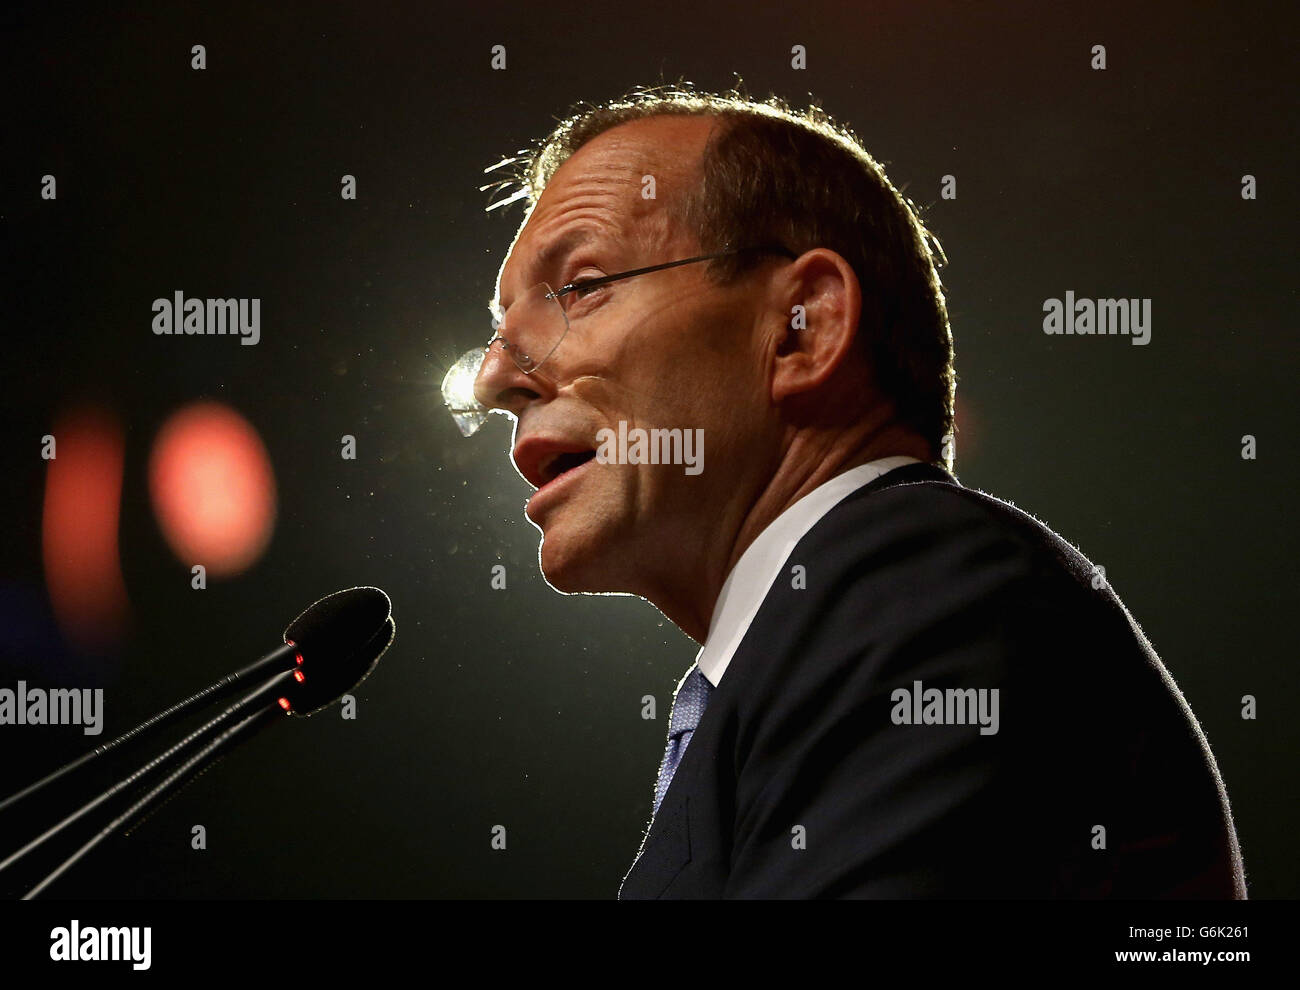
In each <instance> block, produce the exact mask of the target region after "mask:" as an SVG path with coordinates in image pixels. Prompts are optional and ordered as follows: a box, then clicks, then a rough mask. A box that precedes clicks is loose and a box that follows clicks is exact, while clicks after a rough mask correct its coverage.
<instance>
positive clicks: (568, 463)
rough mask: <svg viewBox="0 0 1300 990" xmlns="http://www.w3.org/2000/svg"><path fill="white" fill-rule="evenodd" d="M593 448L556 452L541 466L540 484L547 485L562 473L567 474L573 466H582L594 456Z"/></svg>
mask: <svg viewBox="0 0 1300 990" xmlns="http://www.w3.org/2000/svg"><path fill="white" fill-rule="evenodd" d="M595 456H596V452H595V451H594V450H579V451H574V452H572V453H566V454H556V455H555V456H554V457H552V458H551V459H550V460H548V461H547V462H546V463H545V464H543V465H542V467H541V473H542V486H543V487H545V486H546V485H549V484H550V483H551V482H552V481H554V480H555V479H556V478H558V477H560V475H562V474H567V473H568V472H569V471H572V470H573V469H574V468H577V467H582V465H584V464H586V463H587V462H588V461H590V460H592V459H593V458H595Z"/></svg>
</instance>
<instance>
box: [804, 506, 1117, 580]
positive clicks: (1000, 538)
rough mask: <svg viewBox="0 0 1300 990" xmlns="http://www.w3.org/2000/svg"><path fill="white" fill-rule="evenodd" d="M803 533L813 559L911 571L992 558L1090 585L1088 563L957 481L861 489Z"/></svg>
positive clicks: (1038, 524)
mask: <svg viewBox="0 0 1300 990" xmlns="http://www.w3.org/2000/svg"><path fill="white" fill-rule="evenodd" d="M808 535H809V537H811V539H810V540H809V541H808V544H809V545H808V550H809V552H811V553H818V554H820V553H824V552H826V551H827V550H828V549H829V548H830V547H840V548H842V550H843V549H850V550H852V551H853V552H856V553H860V554H864V555H868V556H870V555H872V554H873V553H875V554H879V553H884V555H885V556H887V557H891V558H893V557H895V556H897V557H900V558H901V557H906V558H907V559H909V560H910V561H911V563H912V564H913V565H914V566H919V567H927V568H928V567H933V566H936V565H942V564H944V563H945V558H946V563H947V564H948V566H957V565H958V564H959V563H960V562H962V561H965V562H967V563H978V562H988V561H991V560H993V559H995V558H996V559H1000V560H1001V561H1002V562H1003V563H1004V565H1017V566H1018V567H1019V568H1020V569H1021V570H1022V571H1023V572H1025V573H1027V574H1033V575H1035V576H1037V577H1045V576H1049V575H1050V576H1055V577H1059V578H1064V577H1066V576H1067V575H1068V577H1069V578H1071V579H1072V582H1071V583H1075V584H1083V585H1087V586H1091V585H1093V584H1094V583H1095V581H1094V578H1095V575H1096V570H1095V568H1094V567H1093V564H1092V562H1091V561H1089V560H1088V558H1087V557H1085V556H1084V555H1083V553H1082V552H1081V551H1080V550H1079V549H1078V547H1076V546H1074V545H1073V544H1071V543H1069V542H1068V541H1066V540H1065V539H1063V538H1062V537H1061V536H1060V535H1059V534H1058V533H1056V532H1055V531H1053V530H1052V529H1051V528H1050V527H1049V526H1048V525H1047V524H1046V523H1044V522H1043V521H1042V520H1040V519H1038V518H1036V517H1035V516H1033V515H1030V514H1029V513H1027V512H1025V511H1024V510H1022V509H1020V508H1018V507H1016V505H1014V504H1013V503H1011V502H1008V501H1005V500H1003V499H1000V498H997V497H995V496H993V495H990V494H988V493H986V492H982V491H978V490H976V489H972V488H966V487H963V486H961V485H958V484H954V483H948V482H941V481H916V482H910V483H905V484H897V485H892V486H889V487H886V488H882V489H879V490H875V491H872V490H870V489H859V490H858V491H857V492H854V493H853V494H852V495H850V496H848V497H847V498H845V499H844V500H843V501H841V502H840V503H839V504H837V505H836V506H835V507H834V508H832V509H831V511H830V512H828V513H827V514H826V515H825V516H824V517H823V518H822V519H821V520H819V522H818V523H817V525H816V526H814V527H813V529H812V530H811V531H810V532H809V534H808ZM887 548H893V549H894V551H895V553H888V551H887ZM945 548H946V549H947V550H948V551H949V553H948V554H946V555H945V554H944V552H943V551H944V549H945ZM897 563H899V564H901V563H902V561H901V560H899V561H897Z"/></svg>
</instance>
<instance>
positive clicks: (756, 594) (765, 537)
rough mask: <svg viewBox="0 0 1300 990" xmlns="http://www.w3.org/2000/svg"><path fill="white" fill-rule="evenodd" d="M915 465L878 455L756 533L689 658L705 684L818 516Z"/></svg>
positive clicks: (722, 667)
mask: <svg viewBox="0 0 1300 990" xmlns="http://www.w3.org/2000/svg"><path fill="white" fill-rule="evenodd" d="M920 463H923V462H922V461H920V460H918V459H917V458H915V457H904V456H901V455H900V456H897V457H882V458H880V459H879V460H875V461H869V462H868V463H866V464H862V465H859V466H858V467H855V468H851V469H850V470H848V471H845V472H844V473H843V474H839V475H836V476H835V477H834V478H832V479H831V480H830V481H828V482H826V483H825V484H823V485H821V486H819V487H817V488H814V489H813V490H812V491H811V492H809V493H808V494H807V495H805V496H804V497H803V498H801V499H799V501H798V502H795V504H794V505H792V506H790V508H788V509H786V510H785V511H784V512H782V513H781V514H780V515H779V516H777V517H776V518H775V519H774V520H772V522H771V523H770V524H768V526H767V528H766V529H764V530H763V532H761V533H759V534H758V538H757V539H756V540H754V542H753V543H751V544H750V545H749V546H748V547H747V548H746V549H745V552H744V553H743V554H741V557H740V560H738V561H736V566H735V567H733V568H732V569H731V573H730V574H728V575H727V580H726V581H725V582H724V583H723V585H722V591H721V592H720V593H719V594H718V601H717V603H716V604H715V605H714V607H713V618H712V619H711V620H710V621H709V634H708V636H706V637H705V639H704V646H702V647H701V648H700V652H699V655H698V656H696V658H695V663H696V665H697V666H698V667H699V668H700V672H701V673H702V674H704V676H705V678H706V679H707V680H708V682H709V683H710V684H712V685H713V686H714V687H717V686H718V682H719V681H721V680H722V675H723V674H725V673H726V672H727V665H728V664H730V663H731V658H732V656H733V655H734V654H735V652H736V648H737V647H738V646H740V641H741V640H742V639H743V638H744V636H745V633H746V632H747V631H748V630H749V624H750V623H751V622H752V621H753V620H754V616H755V615H757V614H758V609H759V606H760V605H762V604H763V599H764V598H766V597H767V592H768V590H769V589H770V588H771V587H772V582H773V581H775V580H776V579H777V577H778V576H779V575H780V574H781V572H782V571H783V570H784V568H785V563H786V561H787V560H789V559H790V554H791V553H793V552H794V548H795V546H796V545H797V544H798V542H799V541H800V540H801V539H803V538H804V536H805V534H807V532H808V531H809V530H810V529H812V528H813V526H815V525H816V524H817V522H818V521H819V520H820V519H821V518H822V516H824V515H826V513H828V512H830V511H831V509H833V508H835V506H836V505H838V504H839V503H840V502H842V501H843V500H844V499H846V498H847V497H848V496H849V495H852V494H853V493H854V492H855V491H857V490H858V489H859V488H861V487H862V486H863V485H866V484H869V483H870V482H872V481H874V480H875V479H876V478H879V477H880V476H881V475H882V474H884V473H885V472H887V471H892V470H893V469H894V468H896V467H902V466H903V465H904V464H920ZM687 676H689V672H688V674H687ZM679 686H680V685H679Z"/></svg>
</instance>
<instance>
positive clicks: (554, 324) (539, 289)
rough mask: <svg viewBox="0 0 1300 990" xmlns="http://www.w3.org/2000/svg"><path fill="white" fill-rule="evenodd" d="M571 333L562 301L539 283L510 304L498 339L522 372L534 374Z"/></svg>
mask: <svg viewBox="0 0 1300 990" xmlns="http://www.w3.org/2000/svg"><path fill="white" fill-rule="evenodd" d="M568 330H569V319H568V317H567V316H565V314H564V307H563V306H561V305H560V300H559V299H557V298H556V296H555V293H554V292H553V291H552V290H551V287H550V286H549V285H547V284H546V283H545V282H538V283H537V284H536V285H534V286H533V287H532V288H531V289H529V290H528V291H527V292H525V293H524V294H523V295H522V296H520V297H519V298H518V299H517V300H515V301H514V302H512V303H511V304H510V311H509V312H508V313H507V314H506V320H505V324H504V325H503V326H502V327H501V330H500V332H499V334H498V336H500V338H501V339H502V341H503V345H502V346H504V347H505V349H506V351H507V352H509V354H510V356H511V358H513V359H514V362H515V364H516V365H517V366H518V367H519V370H520V371H522V372H523V373H524V374H526V375H531V374H532V373H533V372H534V371H536V370H537V369H538V368H540V367H541V366H542V362H544V361H545V360H546V359H547V358H549V357H550V356H551V355H552V354H553V353H554V352H555V349H556V348H557V347H559V346H560V341H561V340H563V339H564V335H565V334H566V333H568Z"/></svg>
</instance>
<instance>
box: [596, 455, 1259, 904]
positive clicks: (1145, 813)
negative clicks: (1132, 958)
mask: <svg viewBox="0 0 1300 990" xmlns="http://www.w3.org/2000/svg"><path fill="white" fill-rule="evenodd" d="M794 564H803V565H804V566H805V568H806V569H807V573H806V582H807V586H806V588H804V589H798V588H794V587H792V581H791V579H790V574H791V571H790V567H791V566H792V565H794ZM1094 583H1095V584H1099V585H1100V587H1099V588H1095V587H1094ZM916 681H920V682H922V685H923V688H922V689H923V690H926V689H930V688H938V689H941V690H943V689H949V688H960V689H964V688H974V689H993V688H997V689H998V690H999V727H998V731H997V733H995V734H989V735H982V734H980V731H979V726H978V725H977V724H965V725H926V724H921V725H908V724H895V723H894V721H893V720H892V719H891V712H894V711H895V709H896V708H897V707H898V706H897V705H896V703H895V700H893V699H892V698H891V695H892V693H893V692H894V691H895V690H896V689H899V688H907V689H912V688H913V686H914V682H916ZM987 697H991V696H986V698H987ZM1098 826H1100V827H1101V829H1104V832H1102V831H1100V830H1099V829H1098ZM801 837H802V839H801ZM1103 842H1104V848H1103V847H1102V845H1103ZM801 843H802V846H803V847H802V848H799V846H800V845H801ZM619 897H620V898H622V899H633V898H655V897H665V898H723V897H751V898H752V897H797V898H804V897H894V898H904V897H905V898H912V897H946V898H966V897H973V898H983V897H989V898H1000V897H1025V898H1052V897H1072V898H1094V897H1122V898H1242V897H1245V880H1244V874H1243V870H1242V863H1241V857H1240V853H1239V851H1238V846H1237V837H1236V833H1235V831H1234V830H1233V825H1232V817H1231V812H1230V811H1229V808H1228V800H1227V794H1226V792H1225V790H1224V788H1223V784H1222V782H1221V780H1220V778H1219V774H1218V769H1217V767H1216V765H1215V763H1214V757H1213V756H1212V755H1211V753H1210V749H1209V746H1208V745H1207V743H1206V740H1205V737H1204V735H1203V734H1202V733H1201V730H1200V726H1199V725H1198V724H1197V722H1196V719H1195V718H1194V716H1193V715H1192V712H1191V710H1190V709H1189V708H1188V707H1187V704H1186V702H1185V701H1184V700H1183V697H1182V694H1181V693H1180V692H1179V690H1178V688H1177V686H1176V685H1175V684H1174V682H1173V680H1172V679H1171V678H1170V676H1169V673H1168V671H1166V670H1165V668H1164V666H1163V665H1162V664H1161V663H1160V660H1159V658H1158V657H1157V656H1156V654H1155V652H1154V651H1153V650H1152V648H1151V645H1150V644H1149V643H1148V642H1147V640H1146V638H1145V637H1144V636H1143V635H1142V632H1141V630H1140V629H1139V628H1138V626H1137V624H1136V623H1135V622H1134V621H1133V619H1132V618H1131V617H1130V616H1129V614H1128V611H1127V610H1126V609H1125V608H1124V606H1123V604H1121V602H1120V600H1119V599H1118V598H1117V597H1116V596H1115V594H1114V592H1113V591H1111V589H1110V587H1109V586H1108V585H1106V584H1105V583H1104V580H1103V579H1101V578H1100V577H1098V576H1097V575H1096V574H1095V572H1094V568H1093V567H1092V565H1091V564H1090V563H1089V562H1088V561H1087V560H1086V559H1085V558H1084V557H1083V556H1082V555H1081V554H1080V553H1079V552H1078V551H1077V550H1075V549H1074V548H1073V547H1071V546H1070V545H1069V544H1068V543H1066V542H1065V541H1064V540H1062V539H1061V538H1060V537H1058V536H1057V535H1056V534H1055V533H1053V532H1052V531H1051V530H1049V529H1048V528H1047V527H1046V526H1044V525H1043V524H1042V523H1040V522H1038V521H1037V520H1035V519H1033V518H1032V517H1031V516H1028V515H1026V514H1025V513H1023V512H1021V511H1020V510H1018V509H1016V508H1014V507H1013V506H1011V505H1008V504H1006V503H1005V502H1001V501H999V500H997V499H995V498H992V497H990V496H988V495H985V494H983V493H980V492H976V491H972V490H970V489H967V488H963V487H962V486H961V485H959V484H958V483H957V482H956V481H955V480H954V479H953V478H952V477H951V476H950V475H949V474H947V473H946V472H944V471H943V470H941V469H940V468H937V467H935V466H932V465H929V464H913V465H908V466H906V467H902V468H897V469H895V470H893V471H890V472H888V473H887V474H885V475H883V476H881V477H880V478H877V479H876V480H875V481H873V482H872V483H870V484H868V485H866V486H864V487H863V488H861V489H859V490H858V491H856V492H854V493H853V494H852V495H850V496H849V497H848V498H846V499H845V500H844V501H843V502H841V503H840V504H839V505H837V506H836V507H835V508H833V509H832V510H831V511H830V512H829V513H828V514H827V515H826V516H824V517H823V518H822V519H821V520H820V521H819V522H818V523H817V524H816V525H815V526H814V527H813V528H812V529H811V530H810V531H809V532H808V533H807V535H805V536H804V538H803V539H802V540H801V541H800V543H799V544H798V546H797V547H796V548H795V550H794V552H793V554H792V556H791V557H790V560H789V561H788V563H787V565H786V568H785V569H784V570H783V572H782V576H780V577H778V578H777V580H776V582H775V583H774V585H773V587H772V588H771V590H770V591H769V592H768V594H767V597H766V598H765V599H764V601H763V604H762V607H761V608H760V609H759V611H758V614H757V615H756V616H755V617H754V620H753V622H752V623H751V624H750V627H749V629H748V631H747V633H746V634H745V637H744V639H743V641H742V642H741V644H740V646H739V648H738V649H737V651H736V653H735V655H734V657H733V658H732V660H731V663H730V666H728V667H727V670H726V673H725V676H723V678H722V680H721V683H720V684H719V685H718V686H717V688H715V690H714V691H713V693H712V696H711V697H710V699H709V702H708V706H707V708H706V709H705V712H704V717H703V719H702V720H701V722H700V725H699V727H698V728H697V729H696V731H695V735H694V737H693V738H692V739H691V742H690V744H689V746H688V747H687V750H686V754H685V756H684V757H683V758H682V762H681V765H680V766H679V767H678V769H677V772H676V774H675V776H674V777H673V781H672V784H671V786H670V787H669V788H668V792H667V794H666V795H665V796H664V800H663V803H662V805H661V807H660V809H659V812H658V814H657V815H656V816H655V818H654V820H653V822H652V825H651V828H650V831H649V834H648V835H647V836H646V840H645V843H644V845H643V847H642V852H641V855H640V856H639V858H638V859H637V861H636V862H635V863H634V865H633V867H632V869H631V871H630V872H629V873H628V875H627V877H626V878H625V880H624V882H623V885H622V887H621V889H620V891H619Z"/></svg>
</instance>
